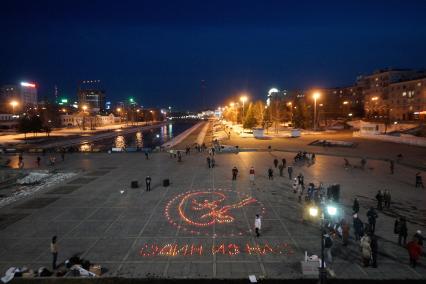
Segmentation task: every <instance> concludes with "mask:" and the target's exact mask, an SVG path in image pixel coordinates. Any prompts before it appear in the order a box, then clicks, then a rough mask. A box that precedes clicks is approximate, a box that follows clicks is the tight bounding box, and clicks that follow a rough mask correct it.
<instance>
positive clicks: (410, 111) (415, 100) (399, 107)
mask: <svg viewBox="0 0 426 284" xmlns="http://www.w3.org/2000/svg"><path fill="white" fill-rule="evenodd" d="M424 79H426V71H424V70H412V69H385V70H379V71H376V72H374V73H373V74H371V75H368V76H362V77H359V78H358V81H357V85H358V86H360V87H361V89H362V91H363V96H364V109H365V115H366V117H367V118H372V119H390V120H412V119H422V117H421V116H419V115H418V114H417V115H415V112H422V111H425V110H426V101H425V100H424V99H425V97H424V85H425V83H424V82H423V80H424Z"/></svg>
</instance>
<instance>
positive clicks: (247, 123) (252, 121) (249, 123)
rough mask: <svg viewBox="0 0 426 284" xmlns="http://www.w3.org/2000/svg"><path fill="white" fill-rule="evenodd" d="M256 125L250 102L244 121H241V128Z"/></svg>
mask: <svg viewBox="0 0 426 284" xmlns="http://www.w3.org/2000/svg"><path fill="white" fill-rule="evenodd" d="M256 125H257V120H256V117H255V116H254V107H253V104H252V103H250V105H249V107H248V109H247V114H246V115H245V118H244V122H243V128H249V129H251V128H253V127H255V126H256Z"/></svg>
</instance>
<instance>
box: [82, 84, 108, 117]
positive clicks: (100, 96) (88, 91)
mask: <svg viewBox="0 0 426 284" xmlns="http://www.w3.org/2000/svg"><path fill="white" fill-rule="evenodd" d="M77 97H78V105H79V107H83V106H85V108H86V109H87V111H88V112H95V113H96V112H100V111H102V110H104V109H105V91H104V90H102V89H101V86H100V80H89V81H82V82H81V84H80V87H79V89H78V92H77Z"/></svg>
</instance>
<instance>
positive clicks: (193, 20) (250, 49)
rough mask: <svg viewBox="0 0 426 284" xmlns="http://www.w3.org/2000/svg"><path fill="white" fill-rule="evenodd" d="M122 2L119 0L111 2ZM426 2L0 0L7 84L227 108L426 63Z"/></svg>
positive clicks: (0, 68) (1, 66)
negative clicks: (232, 102)
mask: <svg viewBox="0 0 426 284" xmlns="http://www.w3.org/2000/svg"><path fill="white" fill-rule="evenodd" d="M110 2H111V3H110ZM425 15H426V1H421V0H419V1H402V0H401V1H337V2H331V1H300V0H298V1H269V2H268V1H260V0H257V1H252V2H251V1H231V0H228V1H209V2H207V1H177V0H176V1H158V0H156V1H125V0H120V1H89V0H85V1H76V0H74V1H59V0H57V1H40V0H38V1H35V0H33V1H20V0H8V1H6V0H3V1H0V85H2V84H7V83H15V82H19V81H21V80H30V81H35V82H37V84H38V85H39V88H40V89H39V93H40V96H41V97H43V96H45V95H47V96H50V97H53V87H54V85H55V84H56V85H57V86H58V88H59V92H60V94H61V95H66V96H68V97H75V94H76V90H77V86H78V82H79V81H81V80H91V79H100V80H102V84H103V87H104V88H105V90H106V92H107V97H108V99H109V100H112V101H118V100H123V99H124V98H127V97H129V96H133V97H135V98H137V100H138V102H140V103H141V104H142V105H144V106H168V105H172V106H173V107H174V108H175V109H182V110H183V109H185V110H186V109H193V110H196V109H197V108H199V107H201V106H202V99H201V98H200V80H202V79H204V80H205V81H206V90H205V95H206V97H207V99H206V105H208V106H211V107H216V106H218V105H219V104H221V103H223V102H224V100H225V99H226V98H228V97H230V96H232V95H238V94H239V93H241V92H247V93H249V94H250V96H251V97H252V98H261V97H264V96H265V94H266V93H267V91H268V90H269V88H271V87H277V88H279V89H283V88H285V89H295V88H309V87H313V86H316V87H334V86H345V85H349V84H353V82H354V81H355V78H356V76H357V75H359V74H363V73H364V74H365V73H370V72H372V71H373V70H376V69H379V68H384V67H400V68H404V67H405V68H424V67H426V16H425Z"/></svg>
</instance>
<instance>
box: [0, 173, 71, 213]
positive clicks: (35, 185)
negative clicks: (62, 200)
mask: <svg viewBox="0 0 426 284" xmlns="http://www.w3.org/2000/svg"><path fill="white" fill-rule="evenodd" d="M75 175H77V173H72V172H70V173H48V172H32V173H30V174H29V175H27V176H26V177H24V178H22V179H20V180H18V184H20V185H18V186H17V188H16V189H14V190H13V192H12V194H11V196H8V197H4V198H0V208H2V207H4V206H6V205H8V204H11V203H13V202H16V201H18V200H20V199H22V198H24V197H27V196H30V195H33V194H34V193H36V192H37V191H39V190H41V189H45V188H47V187H50V186H53V185H55V184H58V183H60V182H62V181H64V180H66V179H69V178H72V177H74V176H75ZM30 184H32V185H30Z"/></svg>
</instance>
